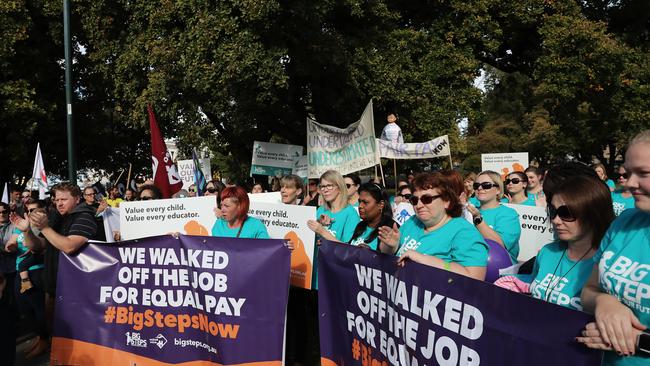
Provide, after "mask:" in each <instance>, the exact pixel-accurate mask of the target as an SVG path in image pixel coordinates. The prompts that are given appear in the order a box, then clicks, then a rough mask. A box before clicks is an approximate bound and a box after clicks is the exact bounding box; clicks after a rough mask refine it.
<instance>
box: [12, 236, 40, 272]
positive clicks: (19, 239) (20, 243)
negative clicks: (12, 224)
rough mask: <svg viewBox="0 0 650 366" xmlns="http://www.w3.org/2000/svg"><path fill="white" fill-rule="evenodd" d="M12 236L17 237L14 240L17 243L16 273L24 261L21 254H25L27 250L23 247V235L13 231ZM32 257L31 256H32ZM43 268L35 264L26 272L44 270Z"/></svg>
mask: <svg viewBox="0 0 650 366" xmlns="http://www.w3.org/2000/svg"><path fill="white" fill-rule="evenodd" d="M14 234H17V235H18V237H17V238H16V242H17V243H18V249H17V250H16V255H17V257H16V271H18V270H19V269H18V267H19V266H20V263H21V262H22V261H24V260H25V257H22V255H23V254H25V253H26V252H27V251H28V250H29V249H27V247H26V246H25V234H24V233H23V232H22V231H20V230H18V229H14ZM32 255H33V254H32ZM44 267H45V266H44V265H43V264H36V265H33V266H31V267H29V268H28V269H27V270H29V271H33V270H35V269H41V268H44Z"/></svg>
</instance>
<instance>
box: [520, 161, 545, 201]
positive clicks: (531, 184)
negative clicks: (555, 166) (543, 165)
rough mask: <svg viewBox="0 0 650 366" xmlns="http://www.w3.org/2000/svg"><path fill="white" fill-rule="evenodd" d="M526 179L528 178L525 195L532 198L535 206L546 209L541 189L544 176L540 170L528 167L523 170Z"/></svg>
mask: <svg viewBox="0 0 650 366" xmlns="http://www.w3.org/2000/svg"><path fill="white" fill-rule="evenodd" d="M524 174H526V178H528V185H527V186H526V194H528V196H529V197H531V196H532V198H533V201H535V203H536V205H537V206H541V207H546V198H544V190H543V189H542V179H543V177H544V174H543V172H542V170H541V169H539V168H538V167H535V166H529V167H528V168H526V170H524Z"/></svg>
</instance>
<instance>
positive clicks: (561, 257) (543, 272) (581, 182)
mask: <svg viewBox="0 0 650 366" xmlns="http://www.w3.org/2000/svg"><path fill="white" fill-rule="evenodd" d="M548 212H549V218H550V220H551V222H552V223H553V228H554V230H555V233H556V235H557V238H558V241H555V242H553V243H550V244H547V245H545V246H544V247H543V248H542V249H541V250H540V251H539V253H538V254H537V258H536V259H535V266H534V267H533V272H532V277H533V282H532V283H531V285H530V291H531V294H532V295H533V297H535V298H537V299H541V300H545V301H548V302H552V303H554V304H558V305H562V306H566V307H568V308H572V309H575V310H582V303H581V301H580V292H581V291H582V288H583V287H584V285H585V283H586V282H587V280H588V279H589V275H590V274H591V270H592V268H593V266H594V261H593V257H594V254H595V253H596V250H597V249H598V246H599V244H600V241H601V239H602V238H603V235H604V234H605V231H606V230H607V228H608V227H609V224H610V223H611V222H612V220H614V213H613V212H612V200H611V197H610V192H609V190H608V189H607V187H605V186H604V185H602V184H600V182H598V179H597V178H595V177H591V176H575V177H570V178H568V179H566V180H564V181H563V182H562V183H561V184H560V185H559V186H558V187H557V188H556V189H555V190H554V191H553V196H552V197H551V204H550V205H549V206H548Z"/></svg>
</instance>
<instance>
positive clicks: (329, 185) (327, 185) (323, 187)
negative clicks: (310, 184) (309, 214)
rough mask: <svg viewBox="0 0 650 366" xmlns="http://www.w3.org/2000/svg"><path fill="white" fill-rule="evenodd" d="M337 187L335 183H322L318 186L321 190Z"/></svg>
mask: <svg viewBox="0 0 650 366" xmlns="http://www.w3.org/2000/svg"><path fill="white" fill-rule="evenodd" d="M334 187H336V186H335V185H334V184H321V185H319V186H318V189H320V190H321V191H329V190H331V189H334Z"/></svg>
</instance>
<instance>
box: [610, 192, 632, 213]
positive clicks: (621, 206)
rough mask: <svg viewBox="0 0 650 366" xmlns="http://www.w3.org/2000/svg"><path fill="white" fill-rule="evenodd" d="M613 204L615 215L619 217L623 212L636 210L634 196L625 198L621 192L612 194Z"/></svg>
mask: <svg viewBox="0 0 650 366" xmlns="http://www.w3.org/2000/svg"><path fill="white" fill-rule="evenodd" d="M612 204H613V205H614V214H615V215H616V216H619V215H620V214H621V213H623V211H625V210H627V209H630V208H634V196H630V197H623V194H622V193H621V192H612Z"/></svg>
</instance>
